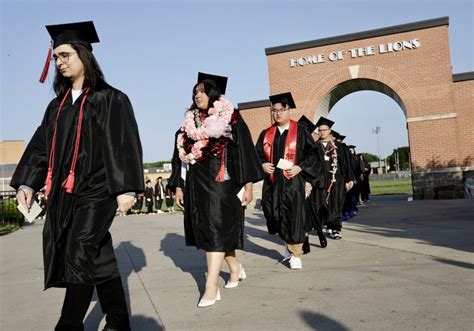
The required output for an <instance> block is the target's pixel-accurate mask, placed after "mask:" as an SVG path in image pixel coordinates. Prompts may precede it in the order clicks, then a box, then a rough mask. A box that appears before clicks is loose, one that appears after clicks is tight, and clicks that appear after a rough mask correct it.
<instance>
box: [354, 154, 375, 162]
mask: <svg viewBox="0 0 474 331" xmlns="http://www.w3.org/2000/svg"><path fill="white" fill-rule="evenodd" d="M358 154H359V155H361V156H362V157H363V158H364V160H366V161H367V162H377V161H378V160H379V157H378V156H377V155H374V154H370V153H358Z"/></svg>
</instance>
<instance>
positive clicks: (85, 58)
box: [53, 44, 105, 96]
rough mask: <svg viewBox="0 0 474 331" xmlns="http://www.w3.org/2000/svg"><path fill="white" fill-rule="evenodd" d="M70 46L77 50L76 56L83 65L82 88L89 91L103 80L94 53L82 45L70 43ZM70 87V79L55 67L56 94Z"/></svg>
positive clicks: (64, 91)
mask: <svg viewBox="0 0 474 331" xmlns="http://www.w3.org/2000/svg"><path fill="white" fill-rule="evenodd" d="M71 47H72V48H73V49H74V50H75V51H76V52H77V56H78V57H79V59H80V60H81V62H82V64H83V65H84V84H83V85H82V89H83V90H85V89H86V88H87V89H89V93H91V92H93V91H95V89H96V88H97V87H98V86H99V85H100V84H101V83H104V82H105V78H104V74H103V73H102V70H101V69H100V66H99V63H97V60H96V59H95V57H94V54H92V52H91V51H90V50H89V49H88V48H87V47H86V46H84V45H81V44H71ZM70 87H71V80H70V79H68V78H66V77H64V76H63V75H61V73H60V72H59V71H58V69H57V67H56V76H55V77H54V83H53V89H54V92H55V93H56V95H57V96H62V95H64V94H65V93H66V91H67V90H68V89H69V88H70Z"/></svg>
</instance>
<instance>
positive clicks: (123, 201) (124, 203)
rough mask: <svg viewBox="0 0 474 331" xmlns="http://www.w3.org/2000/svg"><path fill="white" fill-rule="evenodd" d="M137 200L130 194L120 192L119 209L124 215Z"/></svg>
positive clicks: (118, 198) (118, 197)
mask: <svg viewBox="0 0 474 331" xmlns="http://www.w3.org/2000/svg"><path fill="white" fill-rule="evenodd" d="M134 202H135V197H134V196H133V195H129V194H120V195H119V196H117V206H118V207H117V211H118V212H119V213H122V214H123V215H125V214H127V211H128V210H129V209H130V208H132V206H133V203H134Z"/></svg>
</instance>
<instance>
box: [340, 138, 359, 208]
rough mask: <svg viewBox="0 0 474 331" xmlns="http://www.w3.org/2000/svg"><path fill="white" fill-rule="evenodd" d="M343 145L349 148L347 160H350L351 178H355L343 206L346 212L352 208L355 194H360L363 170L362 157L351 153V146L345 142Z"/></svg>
mask: <svg viewBox="0 0 474 331" xmlns="http://www.w3.org/2000/svg"><path fill="white" fill-rule="evenodd" d="M343 146H344V147H345V149H346V150H347V160H348V164H349V169H350V171H351V172H352V177H351V178H353V180H354V185H353V186H352V188H351V189H350V190H349V191H347V193H346V197H345V202H344V206H343V208H342V211H343V213H344V214H346V213H348V212H349V211H350V210H351V209H352V199H353V196H355V195H356V196H357V197H358V195H359V188H360V180H361V179H360V175H361V173H362V172H361V168H360V159H359V157H358V156H357V155H355V154H351V152H350V150H349V148H348V147H347V146H346V145H345V144H343ZM358 200H359V199H357V201H358Z"/></svg>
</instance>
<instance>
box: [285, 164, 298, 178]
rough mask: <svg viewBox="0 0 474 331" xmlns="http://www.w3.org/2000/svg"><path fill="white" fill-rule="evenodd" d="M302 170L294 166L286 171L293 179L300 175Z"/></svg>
mask: <svg viewBox="0 0 474 331" xmlns="http://www.w3.org/2000/svg"><path fill="white" fill-rule="evenodd" d="M301 170H302V169H301V168H300V166H297V165H294V166H292V167H291V168H290V169H288V170H285V171H286V173H287V174H288V175H290V176H291V177H295V176H296V175H298V174H299V173H300V172H301Z"/></svg>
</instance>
